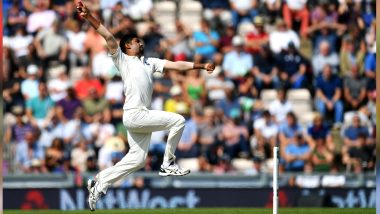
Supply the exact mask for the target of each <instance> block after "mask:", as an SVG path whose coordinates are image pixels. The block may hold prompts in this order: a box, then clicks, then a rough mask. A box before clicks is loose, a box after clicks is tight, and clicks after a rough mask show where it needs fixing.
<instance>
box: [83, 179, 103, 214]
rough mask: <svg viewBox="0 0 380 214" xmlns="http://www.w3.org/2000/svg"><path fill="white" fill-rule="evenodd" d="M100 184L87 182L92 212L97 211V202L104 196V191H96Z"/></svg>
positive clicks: (91, 181)
mask: <svg viewBox="0 0 380 214" xmlns="http://www.w3.org/2000/svg"><path fill="white" fill-rule="evenodd" d="M98 184H99V183H98V182H96V181H94V180H91V179H89V180H88V181H87V189H88V193H89V194H88V206H89V207H90V210H91V211H95V209H96V202H97V201H98V200H99V199H100V198H101V197H102V196H103V195H104V193H103V192H102V191H98V190H97V189H96V187H97V185H98Z"/></svg>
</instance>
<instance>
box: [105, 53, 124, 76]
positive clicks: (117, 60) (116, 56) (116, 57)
mask: <svg viewBox="0 0 380 214" xmlns="http://www.w3.org/2000/svg"><path fill="white" fill-rule="evenodd" d="M108 55H109V56H110V57H111V58H112V61H113V63H114V64H115V66H116V68H117V69H118V70H119V72H120V68H121V67H122V63H123V61H124V60H125V56H124V53H123V52H121V49H120V47H118V48H117V50H116V52H115V53H113V54H111V53H109V54H108Z"/></svg>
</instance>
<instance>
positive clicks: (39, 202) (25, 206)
mask: <svg viewBox="0 0 380 214" xmlns="http://www.w3.org/2000/svg"><path fill="white" fill-rule="evenodd" d="M20 208H21V209H22V210H31V209H48V208H49V206H48V205H47V204H46V202H45V197H44V195H43V194H42V192H41V191H38V190H30V191H28V192H27V193H26V196H25V199H24V202H23V203H22V204H21V207H20Z"/></svg>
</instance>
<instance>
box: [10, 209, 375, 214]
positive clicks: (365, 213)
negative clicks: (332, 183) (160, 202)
mask: <svg viewBox="0 0 380 214" xmlns="http://www.w3.org/2000/svg"><path fill="white" fill-rule="evenodd" d="M66 213H67V214H89V213H92V214H121V213H123V214H124V213H125V214H129V213H131V214H132V213H136V214H147V213H152V214H214V213H215V214H246V213H247V214H261V213H262V214H272V209H269V208H195V209H185V208H181V209H178V208H177V209H120V210H97V211H95V212H90V211H89V210H81V211H60V210H34V211H20V210H4V214H66ZM278 213H279V214H297V213H299V214H305V213H306V214H308V213H310V214H335V213H342V214H375V208H372V209H360V208H355V209H338V208H281V209H279V212H278Z"/></svg>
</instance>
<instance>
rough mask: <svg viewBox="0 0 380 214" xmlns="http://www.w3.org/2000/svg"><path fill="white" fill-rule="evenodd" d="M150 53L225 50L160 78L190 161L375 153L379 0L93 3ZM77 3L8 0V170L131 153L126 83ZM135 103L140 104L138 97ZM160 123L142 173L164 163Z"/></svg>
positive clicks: (265, 164) (161, 105)
mask: <svg viewBox="0 0 380 214" xmlns="http://www.w3.org/2000/svg"><path fill="white" fill-rule="evenodd" d="M84 3H85V4H86V5H87V7H89V8H90V10H91V11H92V13H93V14H94V15H95V16H96V17H97V18H99V19H101V20H102V23H104V25H105V26H106V27H107V28H108V29H109V30H110V31H111V32H112V33H113V34H114V35H115V37H116V38H117V39H120V38H121V37H122V35H124V34H126V33H130V32H135V33H137V34H138V35H139V36H140V37H141V38H142V40H143V42H144V45H145V53H144V55H146V56H149V57H159V58H164V59H169V60H173V61H176V60H187V61H195V62H208V61H212V62H215V64H216V70H215V72H214V73H213V74H212V75H208V74H206V73H205V72H204V71H203V70H192V71H189V72H186V73H181V72H178V71H171V70H168V71H167V72H165V73H164V74H163V75H156V74H155V75H154V78H155V80H154V94H153V103H152V109H158V110H164V111H171V112H177V113H179V114H182V115H183V116H184V117H185V118H186V119H187V121H186V127H185V130H184V133H183V136H182V138H181V141H180V143H179V145H178V149H177V154H176V155H177V160H178V162H179V164H181V165H183V166H186V167H189V168H191V169H192V170H193V171H199V172H212V173H215V174H222V173H236V172H243V173H249V174H258V173H261V172H270V170H271V166H272V164H273V162H272V156H273V154H272V147H273V146H274V145H279V146H280V157H281V158H280V171H281V172H307V173H310V172H323V173H335V172H352V173H362V172H364V171H371V170H374V164H375V149H374V148H375V142H374V139H375V114H376V112H375V103H376V92H375V88H376V87H375V85H376V84H375V70H376V69H375V68H376V61H375V59H376V40H375V32H376V24H375V7H374V6H375V1H371V0H333V1H327V0H308V1H307V0H213V1H206V0H202V1H193V0H178V1H155V0H140V1H136V0H86V1H84ZM75 7H76V6H75V2H74V1H68V0H51V1H49V0H18V1H17V0H14V1H10V0H4V1H3V26H4V35H3V44H4V47H3V57H4V58H3V72H4V73H3V76H4V77H5V78H3V83H2V84H3V89H4V90H3V100H4V106H3V111H4V133H5V136H4V143H5V145H6V147H5V151H4V162H3V163H4V165H3V172H4V173H5V174H7V173H49V172H50V173H65V172H69V171H73V172H96V171H98V170H101V169H104V168H106V167H109V166H112V165H113V164H114V163H116V162H117V161H118V160H120V159H121V158H122V157H123V156H124V155H125V154H126V153H127V152H128V143H127V130H126V129H125V127H124V126H123V124H122V114H123V110H122V106H123V103H124V97H123V84H122V81H121V78H120V76H119V75H118V71H117V69H116V68H115V67H114V65H113V63H112V60H111V58H110V57H109V56H108V55H107V48H106V46H105V41H104V39H103V38H102V37H101V36H100V35H98V34H97V33H96V31H95V30H94V29H93V28H91V27H90V26H89V24H88V23H86V22H85V21H84V20H81V18H80V17H79V16H78V15H77V13H76V10H75ZM127 102H128V101H127ZM166 137H167V132H155V133H153V136H152V142H151V147H150V153H149V157H148V160H147V164H146V166H145V167H144V168H143V169H142V170H143V171H156V170H158V169H159V166H160V164H161V162H162V155H163V152H164V148H165V145H166V144H165V140H166Z"/></svg>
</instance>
